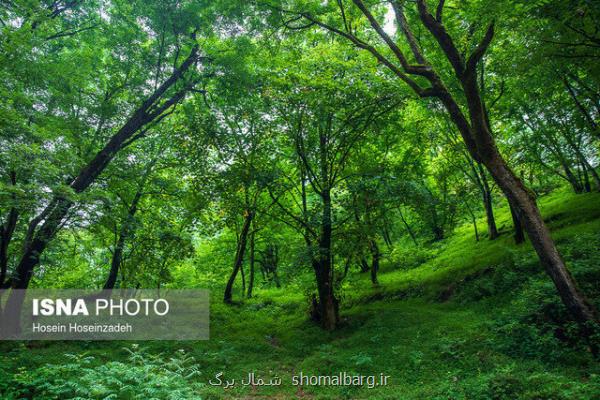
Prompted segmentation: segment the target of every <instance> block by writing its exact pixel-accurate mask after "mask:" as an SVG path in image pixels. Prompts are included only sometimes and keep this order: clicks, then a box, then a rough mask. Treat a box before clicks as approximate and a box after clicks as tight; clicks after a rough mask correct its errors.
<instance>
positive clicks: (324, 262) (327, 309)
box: [313, 188, 339, 331]
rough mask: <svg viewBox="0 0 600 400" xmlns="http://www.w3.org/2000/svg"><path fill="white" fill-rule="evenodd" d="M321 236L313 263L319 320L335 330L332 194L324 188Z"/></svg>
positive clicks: (336, 318)
mask: <svg viewBox="0 0 600 400" xmlns="http://www.w3.org/2000/svg"><path fill="white" fill-rule="evenodd" d="M321 197H322V199H323V214H322V220H321V235H320V238H319V254H318V256H317V260H314V261H313V268H314V270H315V277H316V279H317V291H318V293H319V302H318V307H319V310H318V311H319V318H320V322H321V326H322V327H323V329H325V330H328V331H331V330H334V329H335V328H336V326H337V324H338V321H339V305H338V300H337V299H336V297H335V293H334V290H333V268H332V264H331V235H332V226H331V194H330V193H329V190H328V189H327V188H324V189H323V191H322V193H321Z"/></svg>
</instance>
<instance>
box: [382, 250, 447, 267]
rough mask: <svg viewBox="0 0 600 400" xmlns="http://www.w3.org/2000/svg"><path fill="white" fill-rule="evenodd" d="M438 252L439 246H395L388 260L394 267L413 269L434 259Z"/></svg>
mask: <svg viewBox="0 0 600 400" xmlns="http://www.w3.org/2000/svg"><path fill="white" fill-rule="evenodd" d="M438 252H439V250H438V249H437V248H431V247H430V248H426V247H418V248H417V247H395V248H394V250H392V252H391V253H390V255H389V257H388V260H389V261H388V262H389V264H390V265H391V266H392V267H393V268H394V267H396V268H402V269H413V268H416V267H419V266H421V265H422V264H425V263H426V262H427V261H429V260H432V259H434V258H435V257H436V256H437V254H438Z"/></svg>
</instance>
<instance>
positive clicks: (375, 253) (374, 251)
mask: <svg viewBox="0 0 600 400" xmlns="http://www.w3.org/2000/svg"><path fill="white" fill-rule="evenodd" d="M369 248H370V249H371V256H372V257H373V259H372V262H371V283H373V285H378V284H379V282H378V280H377V272H379V258H380V255H381V254H380V253H379V246H377V242H376V241H375V240H374V239H372V240H369Z"/></svg>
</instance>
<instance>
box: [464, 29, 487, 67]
mask: <svg viewBox="0 0 600 400" xmlns="http://www.w3.org/2000/svg"><path fill="white" fill-rule="evenodd" d="M493 38H494V22H492V23H491V24H490V25H489V26H488V28H487V31H486V32H485V36H484V37H483V39H482V40H481V43H479V45H478V46H477V47H476V48H475V50H474V51H473V54H471V56H470V57H469V60H468V61H467V66H466V71H465V73H466V74H470V73H473V72H475V68H476V67H477V63H478V62H479V61H480V60H481V57H483V55H484V54H485V52H486V51H487V49H488V47H489V46H490V43H491V42H492V39H493Z"/></svg>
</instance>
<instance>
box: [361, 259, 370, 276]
mask: <svg viewBox="0 0 600 400" xmlns="http://www.w3.org/2000/svg"><path fill="white" fill-rule="evenodd" d="M369 269H371V267H369V262H368V261H367V259H366V257H365V256H360V272H369Z"/></svg>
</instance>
